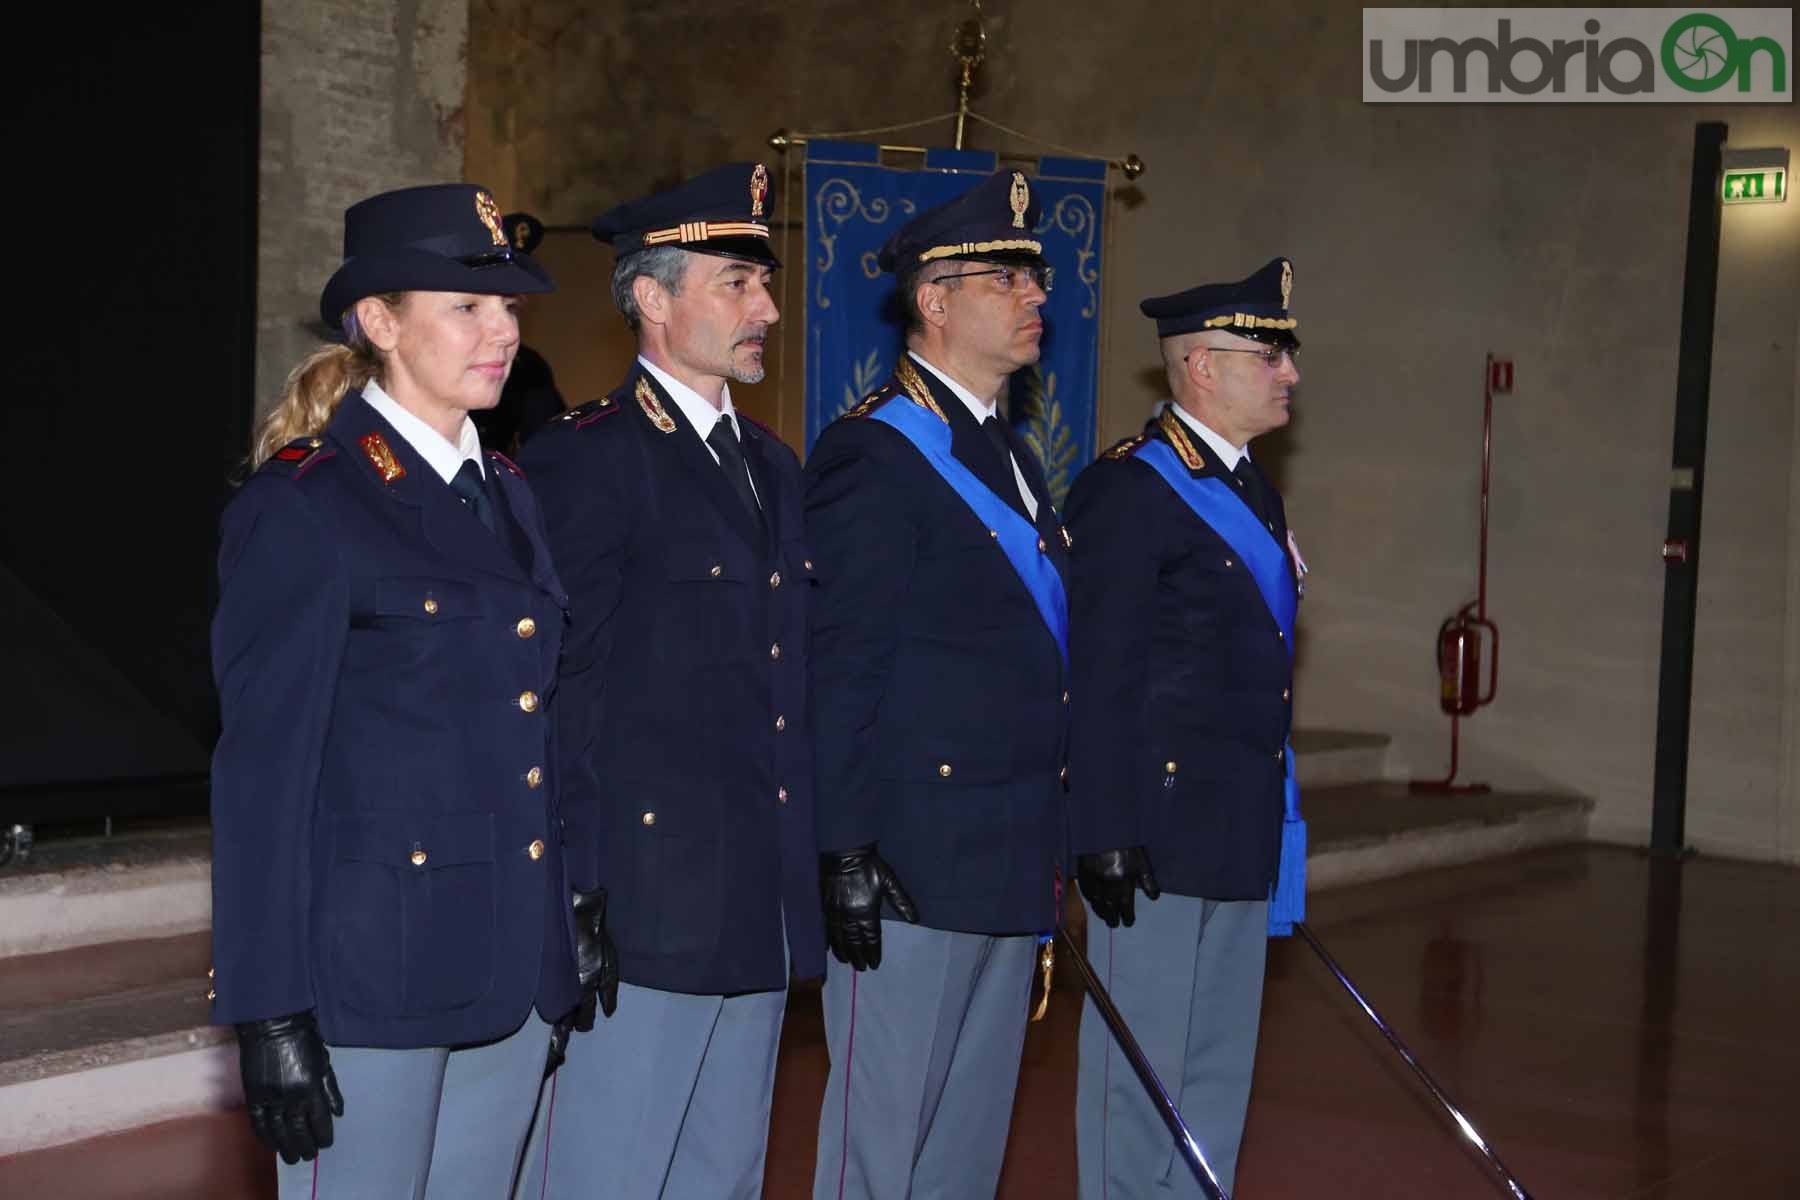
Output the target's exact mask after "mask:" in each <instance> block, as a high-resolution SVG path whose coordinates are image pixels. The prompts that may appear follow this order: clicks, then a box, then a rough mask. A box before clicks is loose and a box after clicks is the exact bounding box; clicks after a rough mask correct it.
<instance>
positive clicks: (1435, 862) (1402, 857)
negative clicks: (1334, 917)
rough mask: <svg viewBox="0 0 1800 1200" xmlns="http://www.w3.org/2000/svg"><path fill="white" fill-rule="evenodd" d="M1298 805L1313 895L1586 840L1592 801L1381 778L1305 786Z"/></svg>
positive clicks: (1307, 878) (1579, 797)
mask: <svg viewBox="0 0 1800 1200" xmlns="http://www.w3.org/2000/svg"><path fill="white" fill-rule="evenodd" d="M1296 753H1298V751H1296ZM1301 808H1302V809H1303V810H1304V813H1305V816H1306V828H1307V848H1308V851H1309V853H1308V855H1307V862H1306V883H1307V892H1308V893H1309V894H1310V893H1312V892H1315V891H1321V890H1324V889H1328V888H1333V887H1340V886H1343V885H1345V884H1352V883H1367V882H1369V881H1371V880H1376V879H1388V878H1391V877H1393V876H1395V875H1406V874H1410V873H1412V872H1414V871H1425V870H1430V869H1433V868H1436V867H1452V866H1458V865H1460V864H1462V863H1470V862H1476V861H1479V860H1481V859H1487V858H1498V857H1500V856H1501V855H1505V854H1512V853H1515V852H1517V851H1520V850H1528V849H1532V848H1534V847H1538V846H1552V845H1558V844H1561V843H1565V842H1582V841H1586V840H1587V833H1588V816H1589V814H1590V813H1592V812H1593V809H1594V802H1593V801H1592V800H1591V799H1588V798H1587V797H1585V796H1570V795H1558V794H1555V793H1550V792H1485V793H1482V794H1479V795H1450V796H1443V795H1431V794H1429V793H1416V792H1413V791H1410V790H1409V789H1408V788H1407V785H1406V784H1404V783H1394V782H1378V783H1355V784H1346V785H1341V786H1337V787H1317V788H1307V789H1306V790H1305V791H1304V793H1303V794H1302V797H1301Z"/></svg>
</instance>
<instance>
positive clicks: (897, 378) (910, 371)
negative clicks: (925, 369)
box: [894, 354, 950, 425]
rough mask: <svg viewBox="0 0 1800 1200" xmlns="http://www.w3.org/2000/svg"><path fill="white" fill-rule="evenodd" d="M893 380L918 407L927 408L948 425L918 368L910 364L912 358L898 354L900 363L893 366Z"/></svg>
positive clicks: (946, 418) (948, 419)
mask: <svg viewBox="0 0 1800 1200" xmlns="http://www.w3.org/2000/svg"><path fill="white" fill-rule="evenodd" d="M894 382H896V383H898V384H899V385H900V386H901V387H902V388H904V389H905V390H906V394H907V395H908V396H909V397H911V398H912V402H913V403H914V404H916V405H918V406H919V407H920V408H923V409H926V410H928V411H929V412H930V413H931V415H932V416H934V417H936V418H937V419H938V420H940V421H942V422H943V423H944V424H946V425H948V424H949V423H950V418H949V417H946V416H945V415H944V410H943V409H941V408H939V407H938V404H937V401H936V400H933V399H932V398H931V389H930V388H929V387H927V386H925V380H924V378H923V377H921V376H920V374H919V368H917V367H915V366H913V365H912V359H910V358H908V357H907V356H906V355H904V354H903V355H901V356H900V365H899V366H897V367H895V368H894Z"/></svg>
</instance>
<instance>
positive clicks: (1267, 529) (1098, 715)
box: [1069, 258, 1303, 1200]
mask: <svg viewBox="0 0 1800 1200" xmlns="http://www.w3.org/2000/svg"><path fill="white" fill-rule="evenodd" d="M1292 282H1293V269H1292V267H1291V266H1290V264H1289V263H1288V261H1287V260H1286V259H1281V258H1278V259H1275V260H1274V261H1272V262H1270V263H1269V264H1268V265H1267V266H1265V267H1263V268H1262V269H1261V270H1260V271H1258V272H1256V273H1255V274H1254V275H1252V276H1250V277H1249V278H1248V279H1245V280H1243V281H1241V282H1238V283H1226V284H1213V285H1208V286H1204V287H1197V288H1193V289H1191V290H1189V291H1185V292H1181V293H1179V294H1177V295H1173V296H1162V297H1158V298H1156V299H1152V300H1146V301H1144V302H1143V304H1142V306H1141V307H1142V309H1143V312H1144V314H1145V315H1146V316H1148V317H1151V318H1153V319H1154V320H1155V321H1156V331H1157V335H1158V337H1159V338H1160V339H1161V348H1162V359H1163V367H1164V371H1165V373H1166V374H1167V377H1168V382H1169V392H1170V396H1171V403H1170V404H1169V405H1168V407H1167V408H1165V410H1164V411H1163V412H1162V413H1161V415H1160V416H1159V417H1157V418H1156V419H1155V420H1152V421H1151V422H1150V424H1149V425H1148V426H1146V428H1145V430H1144V432H1143V433H1141V434H1138V435H1137V436H1136V437H1133V438H1130V439H1128V440H1127V441H1125V442H1122V443H1120V444H1119V445H1117V446H1115V447H1113V448H1112V449H1110V450H1108V451H1106V452H1105V453H1104V454H1102V455H1101V457H1100V458H1099V460H1097V461H1096V462H1095V463H1094V464H1093V465H1092V466H1090V467H1088V468H1087V469H1086V470H1085V471H1083V472H1082V473H1081V475H1080V476H1079V477H1078V478H1077V479H1076V481H1075V486H1074V488H1073V489H1072V490H1071V491H1070V494H1069V528H1070V530H1071V532H1072V533H1073V535H1074V539H1075V552H1074V556H1073V566H1072V572H1071V583H1070V628H1071V632H1070V638H1069V649H1070V657H1071V660H1072V670H1073V673H1074V693H1075V705H1074V727H1073V733H1072V735H1071V742H1070V750H1069V767H1070V771H1071V773H1072V776H1073V786H1072V794H1073V795H1074V796H1075V798H1076V802H1075V803H1074V805H1073V806H1072V810H1071V822H1070V827H1071V836H1072V840H1073V846H1072V848H1073V849H1074V850H1075V851H1077V854H1078V857H1077V860H1076V865H1077V873H1078V880H1079V883H1080V886H1081V892H1082V895H1083V896H1084V897H1085V898H1086V900H1087V903H1088V911H1089V914H1090V916H1091V918H1092V919H1091V920H1090V921H1089V924H1088V931H1089V932H1088V955H1089V957H1090V958H1091V959H1092V960H1093V963H1094V966H1095V968H1096V970H1098V972H1099V973H1100V975H1101V976H1102V977H1103V978H1104V979H1106V980H1107V982H1108V985H1109V987H1110V989H1111V993H1112V997H1113V1000H1114V1001H1115V1002H1116V1003H1117V1005H1118V1007H1119V1011H1120V1012H1121V1013H1122V1014H1123V1016H1124V1017H1125V1020H1126V1023H1127V1024H1128V1025H1130V1027H1131V1029H1132V1031H1133V1033H1135V1034H1136V1036H1137V1039H1138V1042H1139V1044H1140V1045H1141V1046H1142V1047H1143V1049H1144V1052H1145V1054H1146V1055H1147V1056H1148V1057H1149V1059H1150V1063H1151V1065H1152V1066H1153V1067H1155V1068H1156V1072H1157V1074H1158V1076H1160V1077H1161V1079H1162V1080H1163V1082H1164V1084H1165V1085H1166V1086H1167V1087H1168V1088H1169V1090H1170V1091H1171V1093H1172V1094H1173V1099H1174V1100H1175V1102H1176V1104H1177V1105H1178V1106H1179V1107H1180V1109H1181V1111H1182V1114H1183V1116H1185V1117H1186V1119H1187V1122H1188V1125H1189V1126H1190V1128H1192V1130H1193V1131H1194V1135H1195V1137H1196V1138H1197V1139H1198V1141H1199V1142H1200V1148H1201V1150H1202V1151H1203V1152H1204V1153H1205V1155H1206V1156H1207V1159H1208V1161H1209V1162H1210V1164H1211V1165H1212V1167H1213V1169H1214V1171H1215V1172H1217V1174H1218V1175H1219V1178H1220V1180H1221V1181H1222V1182H1223V1183H1224V1184H1225V1185H1226V1188H1227V1189H1228V1190H1229V1188H1230V1186H1231V1183H1232V1179H1233V1176H1234V1172H1235V1170H1236V1166H1237V1152H1238V1144H1239V1142H1240V1140H1241V1139H1242V1136H1243V1128H1244V1112H1245V1109H1246V1107H1247V1106H1248V1104H1249V1098H1250V1073H1251V1067H1252V1065H1253V1063H1254V1060H1255V1056H1256V1030H1257V1019H1258V1016H1259V1013H1260V1009H1261V1002H1262V981H1263V957H1264V949H1265V944H1266V941H1267V937H1268V897H1269V889H1270V886H1271V884H1272V883H1273V882H1274V879H1275V876H1276V865H1277V858H1278V854H1279V849H1280V844H1281V826H1282V816H1283V795H1284V786H1285V781H1286V779H1287V777H1288V775H1289V766H1290V764H1289V761H1288V757H1287V755H1286V754H1285V753H1284V747H1285V744H1286V741H1287V737H1288V726H1289V721H1290V717H1291V712H1292V705H1291V703H1290V696H1291V688H1292V686H1293V670H1292V651H1293V644H1292V643H1293V633H1292V628H1291V626H1292V620H1293V611H1294V603H1295V599H1296V584H1297V580H1298V573H1299V571H1301V570H1303V568H1301V567H1300V566H1299V559H1298V556H1297V555H1295V556H1294V557H1293V558H1292V559H1290V551H1291V545H1292V543H1291V541H1290V539H1289V537H1288V529H1287V519H1286V516H1285V515H1284V513H1283V510H1282V505H1281V497H1280V496H1279V495H1277V494H1276V491H1275V488H1274V486H1273V485H1272V484H1271V483H1270V482H1269V479H1268V477H1267V476H1265V475H1264V474H1263V473H1262V472H1261V471H1260V470H1259V469H1258V468H1257V466H1256V464H1255V463H1254V462H1252V461H1251V459H1250V455H1249V452H1248V446H1249V443H1250V441H1251V439H1253V438H1255V437H1257V436H1258V435H1260V434H1264V433H1267V432H1269V431H1270V430H1271V429H1277V428H1279V427H1281V426H1282V425H1285V424H1287V421H1288V404H1289V399H1290V392H1291V389H1292V388H1293V386H1294V385H1295V384H1296V383H1298V382H1299V380H1300V370H1299V368H1298V366H1296V364H1295V357H1296V356H1297V355H1298V354H1299V350H1300V345H1299V342H1298V341H1297V339H1296V338H1295V336H1294V328H1295V325H1296V322H1295V320H1294V318H1293V317H1292V316H1290V315H1289V314H1288V293H1289V289H1290V288H1291V286H1292ZM1138 890H1142V891H1143V892H1144V894H1145V896H1146V898H1147V899H1149V900H1151V901H1154V903H1148V904H1138V903H1136V896H1135V893H1136V891H1138ZM1159 893H1160V896H1161V898H1160V899H1158V895H1159ZM1080 1064H1081V1065H1080V1072H1079V1081H1078V1085H1077V1092H1076V1142H1077V1151H1078V1157H1079V1161H1080V1183H1081V1187H1080V1192H1081V1195H1082V1196H1083V1197H1085V1198H1091V1200H1098V1198H1100V1197H1113V1198H1118V1197H1135V1196H1149V1195H1151V1194H1152V1193H1153V1192H1154V1193H1155V1194H1156V1195H1158V1196H1163V1195H1169V1194H1171V1193H1172V1194H1175V1195H1184V1196H1185V1195H1193V1196H1198V1195H1200V1194H1201V1193H1200V1191H1199V1185H1198V1183H1197V1182H1196V1181H1195V1180H1194V1178H1193V1176H1192V1175H1191V1173H1190V1172H1189V1170H1188V1167H1187V1165H1186V1164H1185V1163H1184V1162H1183V1161H1182V1160H1181V1159H1180V1158H1178V1157H1177V1156H1176V1155H1175V1153H1174V1144H1173V1142H1172V1141H1171V1140H1170V1138H1169V1135H1168V1133H1167V1131H1166V1129H1165V1128H1164V1126H1163V1124H1162V1122H1161V1120H1160V1118H1159V1117H1158V1115H1157V1113H1156V1110H1155V1109H1154V1108H1153V1107H1152V1106H1151V1104H1150V1101H1149V1099H1148V1097H1146V1096H1145V1095H1144V1093H1143V1090H1142V1089H1141V1088H1140V1087H1139V1086H1138V1082H1137V1080H1136V1078H1135V1077H1134V1076H1133V1074H1132V1072H1131V1070H1130V1069H1129V1067H1128V1066H1127V1064H1126V1063H1125V1061H1124V1060H1123V1058H1121V1057H1120V1054H1119V1051H1118V1049H1117V1047H1116V1046H1115V1045H1114V1044H1113V1039H1112V1036H1111V1034H1110V1033H1108V1031H1107V1029H1106V1027H1105V1026H1104V1025H1103V1024H1102V1023H1101V1021H1100V1018H1099V1015H1098V1014H1097V1013H1096V1012H1095V1011H1094V1009H1093V1006H1092V1004H1091V1003H1090V1004H1089V1005H1088V1008H1087V1011H1086V1012H1085V1014H1084V1016H1083V1018H1082V1025H1081V1051H1080Z"/></svg>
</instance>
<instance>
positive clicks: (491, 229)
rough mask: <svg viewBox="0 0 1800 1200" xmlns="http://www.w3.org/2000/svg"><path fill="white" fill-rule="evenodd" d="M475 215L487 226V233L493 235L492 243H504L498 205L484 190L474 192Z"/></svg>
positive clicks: (498, 244)
mask: <svg viewBox="0 0 1800 1200" xmlns="http://www.w3.org/2000/svg"><path fill="white" fill-rule="evenodd" d="M475 215H476V216H478V217H480V218H481V223H482V224H483V225H486V226H487V230H488V233H489V234H490V235H492V236H493V239H494V245H496V246H504V245H506V235H505V234H504V233H501V232H500V206H499V205H498V204H495V203H494V198H493V197H492V196H490V195H488V194H487V193H486V192H482V191H478V192H476V193H475Z"/></svg>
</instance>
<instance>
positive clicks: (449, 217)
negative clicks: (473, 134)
mask: <svg viewBox="0 0 1800 1200" xmlns="http://www.w3.org/2000/svg"><path fill="white" fill-rule="evenodd" d="M555 290H556V284H555V283H554V282H552V281H551V279H550V273H549V272H548V271H546V270H544V268H543V267H541V266H539V265H538V264H537V263H535V262H533V261H532V260H531V259H530V258H529V257H527V256H526V255H525V254H523V253H521V252H519V251H517V250H515V249H513V247H512V246H511V245H510V244H509V243H508V242H507V240H506V234H505V233H504V232H502V230H501V227H500V206H499V205H498V204H495V203H494V197H493V195H492V194H491V193H490V192H489V191H488V190H487V189H486V188H483V187H478V186H477V185H475V184H472V183H434V184H427V185H426V186H424V187H410V188H401V189H400V190H398V191H393V192H382V193H381V194H379V195H376V196H371V197H369V198H368V199H367V200H363V201H361V202H359V203H357V204H353V205H351V206H350V207H349V208H348V209H346V210H345V211H344V262H343V265H341V266H340V267H338V269H337V271H336V272H335V273H334V274H333V275H332V276H331V279H330V281H329V282H327V283H326V284H325V290H324V291H323V292H321V293H320V295H319V316H320V317H322V318H324V321H325V324H326V326H327V327H329V328H332V329H335V328H337V327H338V324H339V323H340V322H341V321H342V320H343V316H344V310H346V309H348V308H349V307H350V306H351V305H352V304H355V303H356V302H357V301H358V300H361V299H362V298H363V297H364V296H376V295H381V294H383V293H386V292H470V293H473V294H475V295H479V296H518V295H523V294H525V293H527V292H550V291H555Z"/></svg>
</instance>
